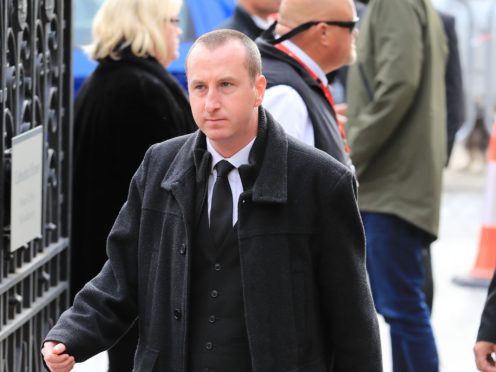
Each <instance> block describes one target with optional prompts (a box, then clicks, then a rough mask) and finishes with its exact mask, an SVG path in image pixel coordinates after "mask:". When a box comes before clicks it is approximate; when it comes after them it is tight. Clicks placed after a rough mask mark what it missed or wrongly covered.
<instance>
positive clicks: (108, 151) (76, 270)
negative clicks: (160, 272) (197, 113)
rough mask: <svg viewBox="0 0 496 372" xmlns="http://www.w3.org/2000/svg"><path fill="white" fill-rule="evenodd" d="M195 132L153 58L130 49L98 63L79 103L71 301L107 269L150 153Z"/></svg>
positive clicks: (182, 99) (182, 100)
mask: <svg viewBox="0 0 496 372" xmlns="http://www.w3.org/2000/svg"><path fill="white" fill-rule="evenodd" d="M195 128H196V125H195V124H194V121H193V118H192V116H191V111H190V107H189V103H188V100H187V98H186V95H185V94H184V92H183V90H182V88H181V87H180V86H179V84H178V83H177V82H176V80H175V79H174V77H173V76H172V75H170V74H169V73H168V72H166V71H165V70H164V68H163V67H162V65H160V64H159V63H158V62H157V61H156V60H155V59H154V58H151V57H150V58H138V57H135V56H134V55H133V54H131V53H130V52H129V51H125V52H124V54H123V56H122V58H121V59H120V60H117V61H116V60H113V59H110V58H107V59H105V60H102V61H100V63H99V65H98V67H97V68H96V70H95V71H94V72H93V74H92V75H91V76H90V77H89V78H88V80H87V81H86V82H85V83H84V85H83V87H82V89H81V91H80V92H79V95H78V96H77V97H76V102H75V112H74V167H73V172H74V182H73V205H72V251H71V255H72V259H71V262H72V265H71V266H72V267H71V274H72V282H71V289H72V295H74V294H75V293H76V292H77V291H78V290H79V289H81V288H82V287H83V285H84V284H85V283H86V282H87V281H88V280H90V279H91V278H92V277H94V276H95V275H96V274H97V273H98V272H99V271H100V269H101V268H102V266H103V264H104V262H105V260H106V257H107V255H106V254H105V247H106V239H107V236H108V234H109V232H110V229H111V227H112V224H113V222H114V221H115V218H116V217H117V214H118V212H119V210H120V208H121V207H122V204H123V203H124V202H125V201H126V196H127V191H128V187H129V182H130V180H131V177H132V175H133V173H134V171H135V170H136V168H137V167H138V166H139V164H140V162H141V161H142V160H143V156H144V154H145V152H146V150H147V148H148V147H150V146H151V145H152V144H154V143H157V142H162V141H164V140H166V139H169V138H173V137H176V136H179V135H183V134H186V133H190V132H192V131H194V130H195Z"/></svg>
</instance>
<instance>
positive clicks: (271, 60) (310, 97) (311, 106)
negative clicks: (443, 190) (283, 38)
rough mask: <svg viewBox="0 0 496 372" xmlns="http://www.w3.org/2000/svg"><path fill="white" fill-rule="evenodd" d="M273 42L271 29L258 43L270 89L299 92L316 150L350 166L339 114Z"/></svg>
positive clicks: (310, 77) (319, 89)
mask: <svg viewBox="0 0 496 372" xmlns="http://www.w3.org/2000/svg"><path fill="white" fill-rule="evenodd" d="M272 39H273V34H272V32H271V30H270V29H269V30H267V31H266V32H264V33H263V34H262V36H260V37H259V38H258V39H257V41H256V42H257V46H258V49H259V50H260V53H261V55H262V65H263V74H264V75H265V77H266V78H267V87H268V88H272V87H274V86H277V85H288V86H290V87H291V88H293V89H294V90H296V92H297V93H298V94H299V95H300V97H301V98H302V99H303V101H304V102H305V105H306V106H307V109H308V115H309V116H310V120H311V122H312V125H313V129H314V140H315V147H316V148H318V149H319V150H322V151H324V152H326V153H328V154H329V155H331V156H332V157H334V158H335V159H336V160H338V161H339V162H341V163H343V164H345V165H350V159H349V156H348V155H347V154H346V153H345V151H344V144H343V140H342V138H341V134H340V133H339V128H338V126H337V123H336V113H335V112H334V109H333V108H332V107H331V105H330V104H329V101H327V98H326V97H325V95H324V93H323V92H322V89H321V87H320V85H319V83H318V82H317V81H316V80H315V79H314V78H313V77H312V76H311V75H310V74H309V73H308V72H307V71H306V70H305V68H304V67H303V66H301V65H300V64H299V63H298V62H297V61H295V60H294V59H293V58H291V57H290V56H288V55H286V54H285V53H283V52H282V51H280V50H279V49H277V48H275V47H274V46H272V45H271V44H270V41H271V40H272Z"/></svg>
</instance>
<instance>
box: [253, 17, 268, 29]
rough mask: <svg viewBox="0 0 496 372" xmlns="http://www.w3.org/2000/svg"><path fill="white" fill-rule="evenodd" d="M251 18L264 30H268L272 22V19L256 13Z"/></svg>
mask: <svg viewBox="0 0 496 372" xmlns="http://www.w3.org/2000/svg"><path fill="white" fill-rule="evenodd" d="M251 19H252V20H253V22H254V23H255V24H256V25H257V27H258V28H261V29H262V30H267V29H268V28H269V27H270V25H271V24H272V21H270V20H266V19H263V18H260V17H258V16H256V15H251Z"/></svg>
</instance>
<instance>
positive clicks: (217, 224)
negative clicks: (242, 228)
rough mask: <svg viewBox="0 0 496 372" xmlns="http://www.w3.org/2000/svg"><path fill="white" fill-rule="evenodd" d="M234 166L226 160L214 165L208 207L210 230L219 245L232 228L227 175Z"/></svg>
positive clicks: (230, 194)
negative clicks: (213, 181) (212, 185)
mask: <svg viewBox="0 0 496 372" xmlns="http://www.w3.org/2000/svg"><path fill="white" fill-rule="evenodd" d="M233 168H234V166H233V165H232V164H231V163H229V162H228V161H227V160H221V161H219V162H218V163H217V164H216V165H215V169H217V179H216V180H215V184H214V190H213V192H212V207H211V208H210V232H211V233H212V236H213V238H214V243H215V245H216V246H217V247H220V246H221V244H222V243H223V242H224V239H225V237H226V235H227V233H228V232H229V230H230V229H232V226H233V224H232V214H233V197H232V192H231V187H230V186H229V180H228V179H227V175H228V174H229V172H230V171H231V170H232V169H233Z"/></svg>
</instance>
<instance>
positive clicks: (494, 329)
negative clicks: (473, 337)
mask: <svg viewBox="0 0 496 372" xmlns="http://www.w3.org/2000/svg"><path fill="white" fill-rule="evenodd" d="M477 341H487V342H491V343H496V272H495V275H494V276H493V278H492V280H491V284H490V285H489V289H488V292H487V299H486V304H485V305H484V310H483V311H482V317H481V322H480V326H479V332H478V333H477Z"/></svg>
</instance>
